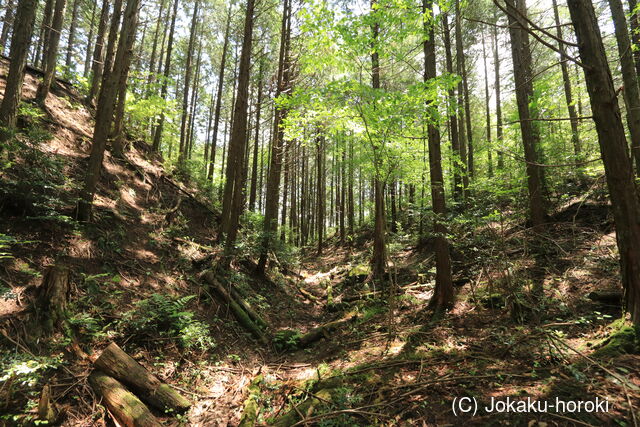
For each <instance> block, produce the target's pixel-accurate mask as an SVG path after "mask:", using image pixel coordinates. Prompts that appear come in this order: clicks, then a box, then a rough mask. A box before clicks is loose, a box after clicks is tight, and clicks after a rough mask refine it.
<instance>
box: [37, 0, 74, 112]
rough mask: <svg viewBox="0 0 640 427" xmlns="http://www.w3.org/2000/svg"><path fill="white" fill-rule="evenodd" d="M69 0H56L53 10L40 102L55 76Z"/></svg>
mask: <svg viewBox="0 0 640 427" xmlns="http://www.w3.org/2000/svg"><path fill="white" fill-rule="evenodd" d="M66 4H67V0H56V6H55V8H54V11H53V19H52V21H51V26H50V27H49V28H48V29H47V33H48V34H47V36H46V37H45V40H47V44H46V45H45V46H44V52H45V58H44V76H43V78H42V84H40V86H39V87H38V91H37V93H36V100H37V101H38V103H41V104H43V105H44V104H45V101H46V100H47V95H49V89H51V83H52V82H53V79H54V77H55V72H56V59H57V57H58V45H59V43H60V31H61V30H62V21H63V20H64V8H65V6H66Z"/></svg>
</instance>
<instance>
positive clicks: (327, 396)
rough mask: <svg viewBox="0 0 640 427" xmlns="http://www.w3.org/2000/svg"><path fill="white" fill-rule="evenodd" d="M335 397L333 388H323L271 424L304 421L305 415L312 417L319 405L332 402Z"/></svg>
mask: <svg viewBox="0 0 640 427" xmlns="http://www.w3.org/2000/svg"><path fill="white" fill-rule="evenodd" d="M332 397H333V390H332V389H327V388H325V389H322V390H320V391H318V392H317V393H315V394H313V395H312V396H311V397H310V398H309V399H306V400H305V401H304V402H302V403H300V404H298V405H296V406H294V407H292V408H291V410H289V412H287V413H285V414H284V415H282V416H280V417H278V418H276V419H275V420H273V422H272V423H271V424H270V425H272V426H274V427H289V426H292V425H294V424H296V423H297V422H298V421H302V420H303V417H304V418H307V417H310V416H311V415H312V414H313V412H314V411H315V410H316V408H317V407H318V406H320V405H321V404H323V403H327V402H331V400H332Z"/></svg>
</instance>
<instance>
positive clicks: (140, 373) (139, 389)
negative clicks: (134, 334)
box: [94, 342, 191, 412]
mask: <svg viewBox="0 0 640 427" xmlns="http://www.w3.org/2000/svg"><path fill="white" fill-rule="evenodd" d="M94 366H95V367H96V368H98V369H100V370H101V371H103V372H106V373H107V374H109V375H111V376H112V377H114V378H116V379H117V380H119V381H122V382H123V383H124V384H126V385H128V386H130V387H131V388H132V389H134V391H135V392H136V393H137V394H138V395H139V396H140V398H141V399H142V400H144V401H146V402H147V403H149V404H150V405H152V406H153V407H155V408H158V409H160V410H162V411H167V410H172V411H175V412H184V411H186V410H187V409H189V407H190V406H191V402H189V401H188V400H187V399H186V398H184V397H183V396H181V395H180V394H179V393H178V392H176V391H175V390H174V389H172V388H171V386H169V385H168V384H165V383H163V382H162V381H160V380H159V379H158V378H157V377H156V376H155V375H153V374H152V373H150V372H149V371H147V370H146V369H145V368H144V366H142V365H141V364H139V363H138V362H136V361H135V360H134V359H133V358H132V357H131V356H129V355H128V354H127V353H125V352H124V351H122V349H121V348H120V347H118V345H117V344H116V343H114V342H112V343H111V344H109V346H108V347H107V348H106V349H105V350H104V351H103V352H102V354H101V355H100V357H98V359H96V361H95V362H94Z"/></svg>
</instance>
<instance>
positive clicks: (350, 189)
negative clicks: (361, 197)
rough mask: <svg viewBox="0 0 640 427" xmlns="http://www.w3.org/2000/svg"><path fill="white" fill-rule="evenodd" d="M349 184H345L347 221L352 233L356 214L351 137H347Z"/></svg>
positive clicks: (350, 233)
mask: <svg viewBox="0 0 640 427" xmlns="http://www.w3.org/2000/svg"><path fill="white" fill-rule="evenodd" d="M348 165H349V166H348V167H349V184H348V186H347V192H348V193H347V200H348V201H347V203H348V211H349V213H348V221H349V235H353V234H354V229H355V222H356V214H355V203H354V198H353V187H354V185H355V183H354V180H353V138H352V137H351V138H349V163H348Z"/></svg>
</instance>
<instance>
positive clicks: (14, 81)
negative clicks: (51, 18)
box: [0, 0, 38, 139]
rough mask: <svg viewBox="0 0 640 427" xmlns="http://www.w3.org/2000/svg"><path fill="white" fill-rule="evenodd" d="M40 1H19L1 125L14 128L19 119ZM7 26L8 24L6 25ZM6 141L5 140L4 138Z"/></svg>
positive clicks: (0, 107)
mask: <svg viewBox="0 0 640 427" xmlns="http://www.w3.org/2000/svg"><path fill="white" fill-rule="evenodd" d="M37 7H38V0H19V1H18V6H17V7H16V19H15V21H16V23H17V24H19V25H16V26H15V28H14V29H13V36H12V37H11V53H10V57H11V62H10V64H9V73H8V74H7V84H6V86H5V89H4V97H3V98H2V104H0V124H2V125H3V126H5V127H8V128H14V127H15V126H16V121H17V117H18V104H19V103H20V99H21V98H22V83H23V82H24V70H25V66H26V65H27V55H28V53H29V44H30V43H31V36H32V35H33V26H34V24H35V20H36V9H37ZM5 25H6V24H5ZM2 139H4V138H2Z"/></svg>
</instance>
